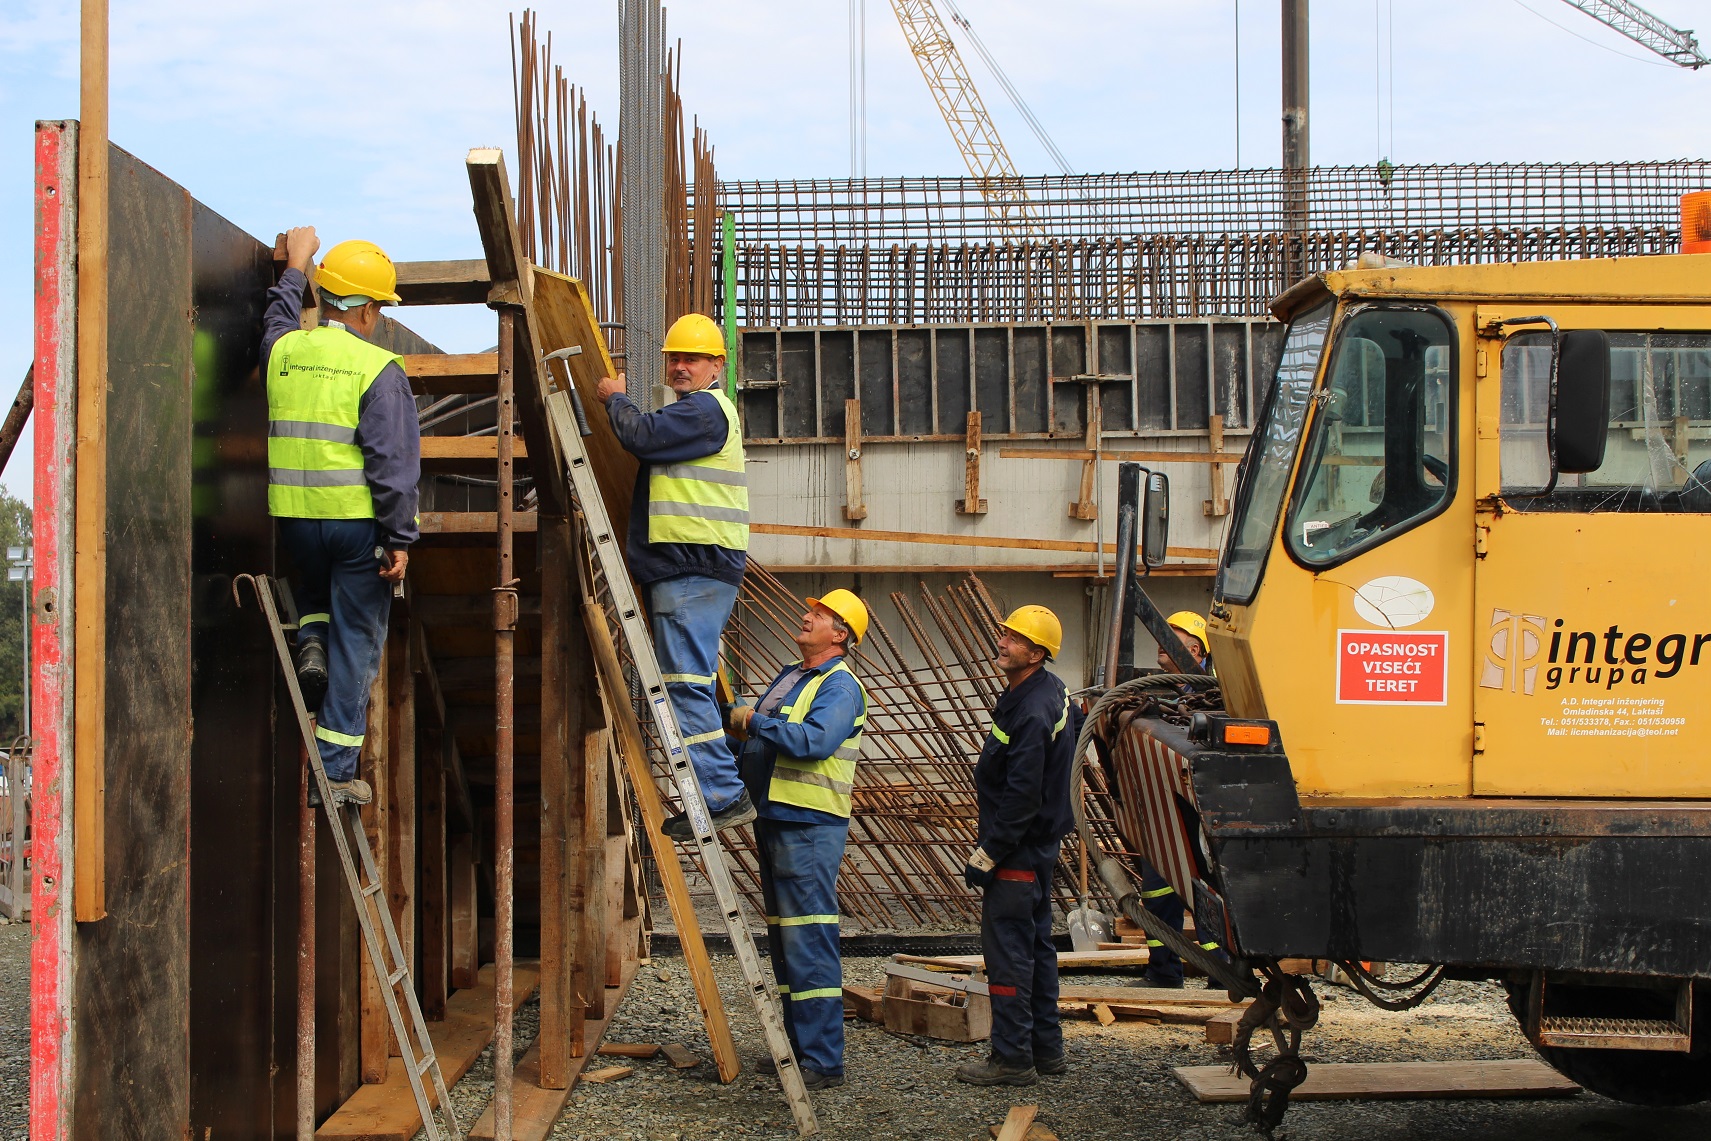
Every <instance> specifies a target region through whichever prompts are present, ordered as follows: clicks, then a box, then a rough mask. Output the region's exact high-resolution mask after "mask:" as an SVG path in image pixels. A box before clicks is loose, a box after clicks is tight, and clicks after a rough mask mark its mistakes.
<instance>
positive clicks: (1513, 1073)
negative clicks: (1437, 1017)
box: [1172, 1058, 1580, 1103]
mask: <svg viewBox="0 0 1711 1141" xmlns="http://www.w3.org/2000/svg"><path fill="white" fill-rule="evenodd" d="M1172 1073H1174V1074H1175V1075H1176V1077H1177V1080H1178V1081H1180V1082H1181V1083H1182V1084H1183V1085H1185V1086H1187V1087H1188V1092H1189V1093H1191V1094H1193V1095H1194V1099H1195V1100H1196V1101H1199V1102H1203V1103H1204V1102H1235V1101H1247V1100H1248V1087H1249V1082H1248V1079H1247V1078H1245V1077H1243V1076H1241V1075H1240V1074H1232V1073H1231V1072H1230V1067H1229V1066H1177V1067H1176V1068H1175V1069H1174V1070H1173V1071H1172ZM1579 1092H1580V1087H1579V1086H1577V1085H1575V1084H1574V1083H1573V1082H1571V1081H1569V1080H1568V1079H1567V1078H1565V1077H1563V1076H1562V1075H1561V1074H1559V1073H1557V1072H1556V1071H1555V1070H1553V1069H1551V1068H1550V1067H1549V1066H1547V1065H1545V1064H1544V1063H1543V1062H1541V1061H1539V1060H1538V1059H1537V1058H1524V1059H1520V1060H1517V1061H1512V1062H1508V1061H1505V1062H1495V1061H1494V1062H1337V1063H1325V1062H1315V1063H1314V1064H1312V1065H1310V1066H1308V1067H1307V1080H1306V1081H1305V1082H1302V1083H1301V1084H1300V1085H1298V1086H1296V1087H1295V1088H1294V1089H1293V1090H1291V1091H1290V1092H1289V1100H1290V1101H1345V1100H1348V1099H1351V1098H1361V1099H1369V1098H1370V1099H1388V1100H1398V1099H1406V1100H1411V1099H1415V1098H1462V1097H1480V1098H1484V1097H1573V1096H1574V1095H1575V1094H1577V1093H1579Z"/></svg>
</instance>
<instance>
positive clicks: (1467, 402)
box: [1102, 256, 1711, 1104]
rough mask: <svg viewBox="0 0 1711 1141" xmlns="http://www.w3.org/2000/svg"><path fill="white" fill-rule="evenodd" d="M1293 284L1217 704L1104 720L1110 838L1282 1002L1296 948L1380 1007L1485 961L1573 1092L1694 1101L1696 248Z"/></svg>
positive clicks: (1703, 953)
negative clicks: (1376, 965)
mask: <svg viewBox="0 0 1711 1141" xmlns="http://www.w3.org/2000/svg"><path fill="white" fill-rule="evenodd" d="M1274 310H1275V311H1276V313H1277V315H1278V316H1279V318H1280V319H1282V320H1285V321H1287V322H1288V324H1289V333H1288V337H1287V342H1286V345H1285V347H1284V349H1283V352H1282V357H1281V360H1280V363H1279V366H1278V369H1277V373H1276V376H1275V378H1274V380H1273V383H1272V385H1271V388H1270V391H1269V394H1268V397H1267V403H1266V407H1265V410H1264V412H1263V415H1262V417H1261V420H1260V423H1259V426H1258V428H1257V429H1256V431H1255V433H1254V437H1253V441H1252V444H1251V445H1250V448H1249V450H1248V452H1247V455H1246V458H1245V459H1244V461H1243V467H1242V470H1241V475H1240V484H1239V491H1238V494H1237V499H1236V504H1235V513H1234V516H1233V519H1232V523H1231V528H1230V532H1229V536H1228V539H1227V541H1226V544H1225V549H1224V551H1223V557H1222V561H1221V565H1220V570H1219V573H1218V579H1217V583H1216V587H1215V593H1214V601H1213V604H1212V610H1211V616H1210V620H1209V621H1210V627H1211V635H1210V637H1211V649H1212V655H1213V661H1214V662H1215V665H1216V672H1217V678H1218V683H1219V689H1220V692H1221V695H1222V702H1221V705H1222V708H1221V709H1220V708H1217V707H1216V703H1215V702H1208V701H1207V700H1205V699H1204V698H1203V697H1202V698H1195V699H1178V700H1174V701H1173V700H1172V699H1171V698H1170V696H1169V694H1168V692H1167V696H1166V699H1165V700H1164V701H1163V702H1162V703H1161V702H1160V701H1157V700H1153V701H1149V702H1148V703H1147V704H1146V707H1145V708H1143V709H1142V710H1141V711H1140V713H1139V715H1131V716H1130V718H1128V719H1127V720H1125V721H1121V722H1119V721H1117V720H1115V719H1107V726H1106V728H1104V729H1103V730H1102V732H1103V735H1104V743H1105V745H1106V746H1107V748H1106V750H1105V758H1106V761H1107V763H1108V765H1109V766H1110V768H1111V769H1112V773H1111V776H1112V777H1113V780H1112V785H1113V792H1114V794H1115V799H1116V801H1117V812H1118V817H1119V821H1120V828H1121V831H1122V832H1123V833H1124V839H1125V840H1126V842H1127V843H1128V844H1129V845H1130V846H1131V847H1132V848H1133V849H1135V850H1138V851H1140V852H1142V853H1144V854H1145V855H1146V857H1147V858H1148V859H1149V860H1150V861H1151V862H1152V863H1153V864H1154V865H1155V866H1156V867H1157V868H1158V869H1159V871H1160V873H1161V874H1162V875H1163V876H1164V877H1165V878H1166V879H1167V880H1168V881H1169V882H1170V883H1171V884H1172V885H1173V886H1174V887H1175V888H1176V889H1177V891H1178V892H1179V893H1181V894H1182V896H1183V897H1184V899H1185V900H1186V901H1187V902H1188V903H1189V904H1190V906H1191V908H1192V910H1193V911H1194V914H1195V916H1196V920H1197V929H1198V931H1199V932H1200V934H1199V936H1198V937H1199V938H1201V939H1202V940H1204V941H1206V942H1214V941H1215V942H1217V943H1219V944H1221V945H1222V946H1223V947H1224V948H1225V949H1227V951H1228V953H1229V954H1230V955H1231V957H1232V959H1233V962H1234V965H1235V968H1236V971H1237V974H1238V975H1240V976H1241V978H1243V979H1254V978H1255V975H1254V974H1253V972H1255V971H1257V972H1258V976H1259V977H1260V978H1266V979H1272V980H1276V981H1277V983H1278V984H1279V985H1278V986H1277V987H1274V988H1273V998H1274V999H1276V1000H1277V1001H1278V1002H1279V1007H1278V1009H1279V1015H1278V1017H1279V1019H1280V1022H1279V1024H1278V1025H1279V1026H1283V1027H1284V1028H1285V1029H1287V1028H1288V1026H1286V1025H1285V1024H1289V1023H1290V1022H1291V1018H1293V1027H1294V1030H1295V1031H1296V1032H1297V1034H1298V1033H1299V1031H1300V1030H1302V1029H1305V1028H1306V1026H1309V1025H1310V1024H1311V1010H1310V1009H1309V1008H1310V1007H1311V1006H1312V1000H1311V995H1310V993H1308V992H1307V991H1306V988H1305V987H1304V986H1303V985H1302V984H1300V983H1298V982H1285V981H1284V980H1283V979H1281V978H1280V977H1279V975H1278V974H1277V973H1276V962H1277V960H1279V959H1282V958H1284V957H1292V958H1293V957H1305V958H1318V959H1326V960H1332V961H1336V962H1339V963H1343V964H1346V965H1348V967H1349V968H1350V969H1351V970H1353V971H1354V972H1356V974H1357V982H1359V983H1360V984H1361V989H1362V990H1363V991H1365V992H1366V993H1368V995H1369V997H1374V998H1375V999H1377V1000H1379V1001H1380V1002H1381V1005H1389V1006H1392V1007H1401V1006H1405V1005H1406V1004H1407V1003H1408V1002H1409V1001H1411V1000H1412V999H1413V998H1415V997H1423V996H1421V995H1420V993H1419V992H1420V991H1421V990H1422V989H1424V988H1425V987H1428V986H1430V985H1432V983H1433V981H1434V980H1435V979H1436V978H1437V977H1438V976H1439V975H1440V974H1441V975H1444V976H1446V977H1464V978H1488V979H1495V980H1500V981H1502V982H1503V983H1504V984H1505V985H1506V986H1507V988H1508V992H1509V1001H1510V1006H1511V1008H1512V1009H1513V1010H1514V1012H1515V1014H1516V1017H1517V1018H1518V1019H1519V1020H1520V1022H1521V1025H1522V1027H1523V1028H1524V1030H1525V1032H1526V1034H1527V1036H1528V1037H1529V1039H1530V1040H1531V1041H1532V1042H1533V1043H1534V1044H1535V1046H1537V1047H1538V1049H1539V1051H1540V1053H1541V1054H1542V1055H1543V1057H1544V1058H1545V1060H1546V1061H1548V1062H1549V1063H1550V1064H1551V1065H1553V1066H1555V1067H1556V1068H1557V1069H1559V1070H1561V1071H1562V1072H1563V1073H1565V1074H1567V1075H1568V1076H1570V1077H1572V1078H1574V1079H1575V1080H1577V1081H1579V1082H1581V1083H1582V1084H1584V1085H1586V1086H1588V1087H1589V1088H1591V1089H1594V1090H1596V1091H1598V1092H1601V1093H1605V1094H1608V1095H1610V1096H1613V1097H1617V1098H1621V1099H1624V1100H1629V1101H1635V1102H1642V1103H1649V1104H1681V1103H1687V1102H1693V1101H1700V1100H1703V1099H1705V1098H1707V1097H1711V983H1708V982H1707V980H1711V893H1707V891H1706V883H1707V876H1708V873H1711V757H1708V756H1707V752H1706V747H1705V743H1704V742H1705V734H1706V732H1707V730H1711V691H1708V688H1707V681H1708V680H1711V591H1708V590H1707V589H1706V587H1705V585H1704V582H1705V567H1706V565H1707V557H1708V556H1711V514H1708V513H1711V464H1707V463H1706V461H1708V460H1711V257H1704V256H1678V257H1655V258H1635V259H1628V260H1620V261H1577V262H1558V263H1539V264H1530V265H1492V266H1461V267H1434V268H1415V267H1389V268H1374V269H1360V270H1351V271H1349V272H1339V273H1325V274H1320V275H1318V276H1316V277H1313V278H1311V279H1308V280H1307V281H1304V282H1302V283H1301V284H1300V285H1298V286H1296V287H1295V288H1293V289H1291V290H1290V291H1289V292H1288V293H1286V294H1284V295H1283V296H1282V297H1280V298H1279V299H1278V300H1277V301H1276V302H1275V303H1274ZM1702 464H1705V465H1706V466H1705V467H1703V468H1702V467H1701V465H1702ZM1143 680H1144V679H1143ZM1158 692H1159V691H1158V690H1156V689H1155V690H1154V693H1155V695H1156V694H1157V693H1158ZM1207 706H1211V707H1210V708H1207ZM1194 707H1198V709H1196V708H1194ZM1196 712H1198V716H1195V713H1196ZM1239 740H1247V741H1251V742H1254V743H1250V744H1238V743H1236V742H1237V741H1239ZM1106 870H1108V871H1115V869H1114V868H1110V867H1109V866H1107V868H1106ZM1107 878H1108V879H1109V878H1110V877H1107ZM1363 961H1380V962H1387V963H1420V964H1432V965H1434V966H1433V969H1431V970H1429V971H1428V972H1427V973H1424V974H1421V975H1420V976H1418V978H1417V979H1415V980H1413V981H1414V983H1415V985H1414V987H1413V988H1412V989H1408V988H1403V989H1394V988H1396V985H1397V984H1396V982H1395V981H1389V982H1388V985H1387V983H1386V980H1381V979H1377V978H1370V977H1366V978H1363V977H1360V964H1361V963H1362V962H1363ZM1214 974H1217V972H1216V971H1215V972H1214ZM1291 987H1294V988H1297V989H1296V990H1294V991H1289V989H1288V988H1291ZM1286 992H1287V993H1286ZM1291 1002H1294V1003H1295V1007H1294V1008H1293V1011H1292V1008H1291V1005H1290V1003H1291ZM1283 1044H1284V1045H1285V1047H1287V1042H1285V1043H1283ZM1296 1069H1297V1071H1298V1070H1299V1065H1298V1064H1297V1066H1296ZM1255 1072H1257V1071H1255ZM1255 1072H1250V1076H1255ZM1292 1076H1293V1080H1295V1081H1298V1080H1299V1074H1298V1073H1297V1074H1295V1075H1290V1074H1284V1075H1282V1076H1277V1075H1273V1077H1274V1079H1275V1080H1274V1082H1273V1084H1274V1085H1275V1086H1281V1087H1283V1088H1285V1089H1286V1088H1287V1086H1288V1084H1289V1081H1290V1079H1291V1077H1292ZM1285 1100H1286V1099H1285Z"/></svg>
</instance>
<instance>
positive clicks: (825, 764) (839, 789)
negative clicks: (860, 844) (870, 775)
mask: <svg viewBox="0 0 1711 1141" xmlns="http://www.w3.org/2000/svg"><path fill="white" fill-rule="evenodd" d="M840 671H841V672H843V673H846V674H849V675H850V677H851V678H853V679H854V680H855V683H856V686H857V688H859V689H860V690H861V714H860V715H859V716H858V717H856V721H855V732H854V733H853V734H851V735H850V738H849V740H847V741H845V742H844V743H843V744H841V745H839V746H838V747H837V748H836V749H834V750H833V751H832V755H831V756H829V757H824V758H822V759H820V760H817V761H804V760H800V759H798V758H796V757H787V756H785V755H784V754H782V753H780V754H779V755H778V758H777V760H776V761H775V762H774V764H773V768H772V783H771V784H769V785H768V786H767V790H766V795H767V799H769V800H772V801H776V802H777V803H779V804H794V805H796V807H798V808H812V809H815V810H817V811H819V812H829V813H831V814H832V815H833V816H842V817H843V818H845V819H846V820H847V819H849V815H850V789H851V788H852V787H854V785H855V770H856V761H857V760H859V759H860V758H861V728H862V726H863V725H866V724H867V687H865V686H863V685H862V684H861V679H860V678H858V677H856V676H855V673H854V672H853V671H851V669H850V667H849V666H848V665H846V664H845V663H844V660H843V659H842V658H839V659H838V664H837V665H835V666H833V667H832V668H831V669H829V670H826V671H825V672H823V673H819V674H816V675H815V676H814V677H813V679H812V680H810V681H809V682H808V684H807V685H805V686H803V687H802V692H801V693H799V694H797V695H796V702H795V704H793V705H787V706H784V707H783V708H781V709H780V710H779V712H780V713H782V714H784V715H785V720H786V721H789V722H790V723H791V724H792V725H800V724H802V722H803V721H804V720H805V719H806V718H807V716H808V710H809V709H810V708H811V707H812V706H813V704H814V695H815V694H816V693H819V692H820V686H821V684H822V683H823V682H824V681H825V680H826V679H827V678H829V677H831V676H832V675H833V674H835V673H838V672H840Z"/></svg>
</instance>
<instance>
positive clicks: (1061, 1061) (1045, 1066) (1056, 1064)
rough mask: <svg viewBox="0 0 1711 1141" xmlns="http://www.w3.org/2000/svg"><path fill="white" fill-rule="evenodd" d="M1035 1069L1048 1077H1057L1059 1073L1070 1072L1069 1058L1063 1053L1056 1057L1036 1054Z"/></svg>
mask: <svg viewBox="0 0 1711 1141" xmlns="http://www.w3.org/2000/svg"><path fill="white" fill-rule="evenodd" d="M1034 1070H1035V1071H1036V1072H1038V1073H1041V1074H1044V1075H1045V1076H1046V1077H1052V1078H1055V1077H1057V1075H1059V1074H1062V1073H1067V1072H1068V1070H1069V1059H1068V1058H1067V1057H1065V1056H1064V1055H1062V1054H1059V1055H1058V1056H1057V1057H1055V1058H1042V1057H1040V1056H1039V1055H1037V1054H1036V1055H1035V1056H1034Z"/></svg>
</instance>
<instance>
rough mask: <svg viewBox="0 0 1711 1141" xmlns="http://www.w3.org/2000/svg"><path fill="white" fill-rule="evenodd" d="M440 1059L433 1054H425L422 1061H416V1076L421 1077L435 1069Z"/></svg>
mask: <svg viewBox="0 0 1711 1141" xmlns="http://www.w3.org/2000/svg"><path fill="white" fill-rule="evenodd" d="M438 1060H439V1059H438V1058H436V1057H435V1056H434V1055H433V1054H425V1055H423V1057H422V1060H421V1061H420V1062H417V1063H416V1076H417V1077H421V1076H422V1075H423V1074H425V1073H427V1072H428V1071H429V1070H431V1069H433V1068H434V1065H435V1063H436V1062H438Z"/></svg>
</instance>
